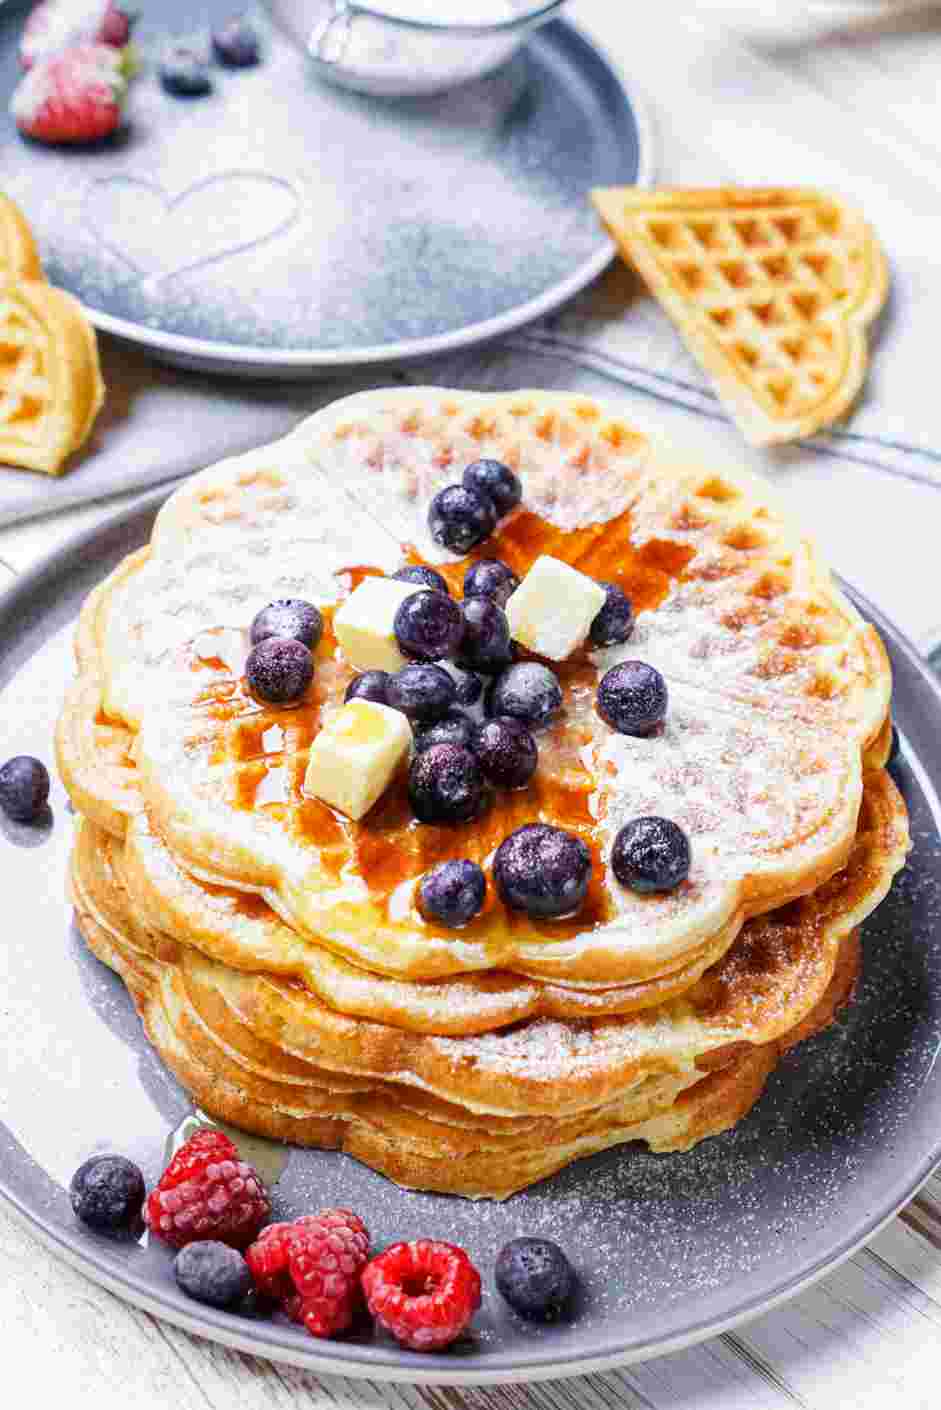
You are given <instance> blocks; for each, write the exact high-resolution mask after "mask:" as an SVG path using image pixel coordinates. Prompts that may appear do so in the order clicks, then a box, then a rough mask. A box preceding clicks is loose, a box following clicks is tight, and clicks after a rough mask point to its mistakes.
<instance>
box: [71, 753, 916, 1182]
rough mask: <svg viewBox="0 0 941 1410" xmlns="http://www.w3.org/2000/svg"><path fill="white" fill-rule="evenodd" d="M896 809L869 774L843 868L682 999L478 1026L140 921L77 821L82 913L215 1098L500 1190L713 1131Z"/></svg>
mask: <svg viewBox="0 0 941 1410" xmlns="http://www.w3.org/2000/svg"><path fill="white" fill-rule="evenodd" d="M906 846H907V830H906V827H905V816H904V806H903V805H902V803H901V800H900V798H899V796H898V794H897V792H896V790H895V788H894V786H893V785H892V783H891V781H890V780H889V779H888V777H887V775H886V774H885V773H884V772H883V771H878V772H872V773H870V774H869V775H868V776H867V781H866V790H865V794H864V803H863V809H862V813H861V825H860V829H859V831H858V834H857V838H856V842H855V844H854V848H853V852H852V856H851V859H850V862H849V864H848V866H847V867H846V868H845V869H844V870H843V871H842V872H841V873H839V874H838V875H837V876H836V877H834V878H833V879H831V881H830V882H828V883H827V885H826V886H824V887H823V888H821V889H820V891H818V892H817V893H816V894H815V895H814V896H811V897H807V898H805V899H803V900H801V901H799V902H793V903H791V904H790V905H789V906H788V907H786V908H785V909H784V910H783V911H778V912H775V913H772V914H770V915H766V916H763V917H761V918H760V919H755V920H752V921H750V922H748V923H747V924H746V925H745V926H744V928H743V930H742V931H741V933H740V934H739V936H738V938H737V939H736V941H735V943H734V944H733V945H732V947H731V949H730V950H729V951H728V953H727V954H726V956H725V957H724V959H723V960H722V961H720V962H719V963H718V964H717V965H714V966H713V967H711V968H710V969H709V970H707V971H706V973H705V974H704V975H703V976H702V978H701V979H700V980H699V981H698V983H697V984H695V985H694V986H693V987H692V988H691V989H690V990H689V991H688V992H687V994H686V996H685V997H684V999H682V1000H674V1001H672V1002H670V1003H667V1004H664V1005H661V1006H658V1007H657V1008H655V1009H653V1010H651V1011H649V1012H647V1013H645V1014H643V1015H636V1016H633V1017H625V1018H609V1019H601V1020H595V1021H581V1022H559V1021H548V1020H545V1019H536V1020H531V1021H528V1022H526V1023H522V1024H514V1025H512V1026H511V1027H509V1028H506V1029H503V1030H501V1031H497V1032H493V1033H490V1034H488V1035H485V1036H483V1037H477V1038H463V1039H453V1038H436V1037H420V1036H418V1035H415V1034H411V1033H406V1032H403V1031H402V1030H396V1029H392V1028H389V1027H387V1026H384V1025H380V1024H375V1023H366V1022H364V1021H362V1020H357V1019H352V1018H349V1017H345V1016H343V1015H340V1014H336V1013H333V1012H331V1011H329V1010H327V1009H326V1008H325V1006H324V1005H323V1004H322V1003H320V1002H319V1001H318V1000H317V999H315V998H314V997H313V996H312V995H310V994H308V993H306V992H304V991H303V990H302V989H300V988H298V986H297V985H296V984H295V985H292V984H288V983H285V982H284V981H283V980H280V979H277V978H273V977H269V976H250V975H246V974H239V973H238V972H236V971H232V970H228V969H226V968H225V967H224V966H223V965H221V964H219V963H218V962H217V961H212V960H208V959H206V958H205V957H204V956H202V955H200V954H198V953H197V952H195V951H193V950H192V949H190V948H189V947H188V946H184V945H180V944H179V943H177V942H175V941H173V940H172V939H170V938H168V937H166V936H164V935H162V934H161V933H160V932H159V931H154V930H152V929H150V928H149V927H148V926H146V925H144V924H142V923H141V922H140V920H139V919H138V918H137V917H135V915H134V912H133V909H132V907H131V905H130V902H129V897H128V894H127V891H126V889H125V887H124V882H123V879H122V868H121V866H120V864H119V862H116V858H119V856H120V844H119V843H118V842H117V841H116V839H113V838H111V837H110V836H109V835H108V834H106V833H104V832H103V831H101V830H98V829H96V828H94V826H93V825H90V824H83V825H82V826H81V828H80V832H79V840H78V846H77V848H76V852H75V856H74V859H73V871H72V884H73V892H74V896H75V900H76V907H77V913H78V917H79V923H80V925H81V928H82V930H83V933H84V934H85V936H86V938H87V940H88V942H89V944H90V945H91V946H92V948H93V949H94V950H95V952H96V953H97V954H98V955H99V956H100V957H101V958H102V959H104V960H105V961H106V962H107V963H109V964H111V965H113V966H114V967H115V968H116V969H118V970H119V972H120V973H122V975H123V976H124V978H125V980H126V982H127V983H128V986H129V988H130V989H131V992H132V993H133V995H134V997H135V1000H136V1002H137V1004H138V1007H139V1008H140V1010H141V1013H142V1017H143V1019H144V1022H145V1025H146V1027H147V1031H148V1034H149V1035H150V1037H151V1040H152V1041H153V1042H154V1044H155V1046H156V1047H157V1048H158V1050H159V1051H160V1053H161V1055H162V1056H163V1057H164V1059H165V1060H166V1061H167V1062H168V1064H169V1065H170V1066H171V1068H173V1070H174V1071H175V1072H176V1073H177V1075H178V1076H179V1077H180V1079H181V1081H183V1082H184V1084H185V1085H186V1086H187V1087H188V1089H189V1090H190V1091H191V1092H192V1093H193V1094H194V1096H195V1097H196V1099H197V1100H198V1101H199V1102H200V1104H201V1105H202V1106H203V1107H204V1109H206V1110H207V1111H208V1112H209V1113H210V1114H214V1115H216V1116H218V1117H220V1118H223V1119H226V1120H230V1121H233V1122H235V1124H237V1125H240V1126H243V1127H245V1128H247V1129H250V1130H254V1131H258V1132H260V1133H262V1134H267V1135H270V1136H276V1137H279V1138H282V1139H290V1140H294V1141H298V1142H300V1143H302V1144H311V1145H318V1146H327V1147H338V1148H342V1149H344V1150H346V1151H348V1152H349V1153H350V1154H353V1155H356V1156H358V1157H359V1158H361V1159H363V1160H365V1161H366V1162H367V1163H368V1164H370V1165H371V1166H373V1167H374V1168H376V1169H378V1170H380V1171H383V1172H384V1173H386V1174H387V1175H389V1176H390V1177H391V1178H393V1179H396V1180H398V1181H399V1182H400V1183H403V1184H406V1185H413V1186H418V1187H421V1188H427V1189H435V1190H441V1191H445V1192H451V1193H460V1194H465V1195H470V1196H481V1195H486V1196H492V1197H497V1198H502V1197H504V1196H506V1195H508V1194H510V1193H512V1192H513V1191H514V1190H516V1189H519V1188H522V1187H523V1186H525V1185H528V1184H530V1183H532V1181H534V1180H536V1179H540V1178H543V1177H544V1176H546V1175H548V1174H551V1173H552V1172H553V1171H555V1170H557V1169H559V1168H561V1166H563V1165H565V1164H567V1163H568V1162H569V1161H571V1160H572V1159H575V1158H577V1157H578V1156H581V1155H585V1154H589V1153H591V1152H593V1151H596V1150H601V1149H604V1148H606V1147H608V1146H610V1145H613V1144H617V1143H620V1142H623V1141H627V1140H634V1139H642V1140H646V1141H648V1143H649V1144H650V1145H651V1146H652V1148H653V1149H657V1150H673V1149H683V1148H686V1147H687V1146H689V1145H691V1144H693V1143H694V1142H695V1141H697V1140H699V1139H702V1138H703V1137H704V1136H706V1135H709V1134H713V1133H714V1132H717V1131H720V1130H723V1129H726V1127H728V1126H729V1125H731V1124H733V1123H734V1122H735V1121H736V1120H738V1119H739V1117H740V1116H741V1115H743V1114H744V1112H745V1111H747V1110H748V1109H749V1107H750V1106H751V1105H752V1103H753V1102H754V1101H755V1100H756V1099H757V1097H758V1096H759V1095H760V1092H761V1089H762V1087H763V1085H764V1082H765V1080H766V1078H767V1076H768V1074H769V1072H770V1071H771V1070H772V1069H773V1067H774V1065H775V1063H776V1061H777V1059H778V1057H779V1055H780V1053H781V1052H782V1051H784V1050H785V1049H786V1048H787V1047H789V1046H791V1045H792V1044H793V1043H794V1042H796V1041H799V1040H800V1039H801V1038H803V1037H807V1036H809V1035H810V1034H811V1033H813V1032H815V1031H818V1029H819V1028H821V1027H823V1026H825V1025H826V1023H827V1022H829V1021H830V1019H831V1018H832V1016H833V1013H834V1012H835V1010H836V1008H837V1007H838V1006H839V1005H840V1003H842V1002H843V1000H844V999H845V998H846V997H847V995H848V993H849V992H850V990H851V988H852V984H853V982H854V979H855V976H856V973H857V972H858V964H859V949H858V944H857V942H856V938H855V927H856V926H857V925H858V923H859V922H860V921H861V920H862V919H864V918H865V916H866V915H867V914H869V912H870V911H871V910H872V909H873V907H874V906H875V905H876V904H878V901H879V900H880V899H881V897H882V895H884V893H885V891H886V889H887V888H888V886H889V884H890V882H891V878H892V876H893V875H894V872H895V871H896V869H897V867H898V866H899V865H900V864H901V861H902V859H903V858H904V854H905V849H906Z"/></svg>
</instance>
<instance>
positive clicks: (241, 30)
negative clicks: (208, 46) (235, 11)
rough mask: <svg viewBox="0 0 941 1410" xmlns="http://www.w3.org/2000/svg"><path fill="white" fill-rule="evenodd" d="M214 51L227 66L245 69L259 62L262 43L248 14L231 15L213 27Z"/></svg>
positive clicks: (220, 61) (221, 62)
mask: <svg viewBox="0 0 941 1410" xmlns="http://www.w3.org/2000/svg"><path fill="white" fill-rule="evenodd" d="M212 52H213V54H214V55H215V56H216V58H217V59H218V61H219V63H220V64H222V65H223V66H224V67H225V68H231V69H245V68H251V66H252V65H253V64H257V63H258V60H259V59H260V57H261V45H260V44H259V41H258V33H257V31H256V29H255V26H254V25H253V24H252V22H251V20H250V19H249V18H248V16H247V15H243V14H239V15H231V16H230V17H229V19H227V20H225V21H224V22H223V23H222V24H221V25H217V26H216V27H215V28H214V29H213V31H212Z"/></svg>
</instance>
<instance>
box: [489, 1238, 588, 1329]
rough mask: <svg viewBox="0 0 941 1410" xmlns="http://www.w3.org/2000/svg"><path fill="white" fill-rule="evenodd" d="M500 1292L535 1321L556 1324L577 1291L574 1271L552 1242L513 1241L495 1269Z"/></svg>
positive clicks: (505, 1246) (522, 1315)
mask: <svg viewBox="0 0 941 1410" xmlns="http://www.w3.org/2000/svg"><path fill="white" fill-rule="evenodd" d="M494 1281H495V1283H496V1285H497V1291H498V1292H499V1294H500V1296H501V1297H504V1298H506V1300H507V1302H508V1303H509V1304H510V1306H511V1307H512V1308H513V1310H514V1311H515V1312H518V1313H519V1314H520V1316H521V1317H526V1318H528V1319H529V1320H530V1321H533V1322H554V1321H555V1320H556V1318H557V1317H558V1316H559V1314H560V1313H561V1312H562V1311H563V1310H564V1308H565V1306H566V1303H568V1302H569V1300H570V1298H571V1296H572V1293H573V1291H574V1289H575V1270H574V1269H573V1267H572V1265H571V1263H569V1261H568V1259H567V1258H566V1256H565V1254H564V1253H563V1252H562V1250H561V1249H560V1248H559V1245H558V1244H557V1243H553V1241H552V1240H551V1239H532V1238H530V1239H511V1240H510V1242H509V1243H508V1244H504V1245H503V1248H501V1250H500V1252H499V1254H498V1255H497V1262H496V1265H495V1267H494Z"/></svg>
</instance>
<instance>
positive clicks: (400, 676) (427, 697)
mask: <svg viewBox="0 0 941 1410" xmlns="http://www.w3.org/2000/svg"><path fill="white" fill-rule="evenodd" d="M386 694H387V701H386V703H387V704H388V705H391V706H392V709H393V710H401V711H402V714H403V715H407V716H408V718H409V719H410V720H413V721H415V720H417V721H419V722H421V723H423V724H426V723H427V724H430V723H432V722H433V721H434V720H440V719H442V718H443V716H445V715H446V714H447V713H448V711H449V710H450V709H451V706H452V705H453V704H454V699H455V696H456V694H457V686H456V685H455V684H454V681H453V680H452V678H451V676H449V675H448V672H447V671H446V670H445V669H444V667H443V666H403V667H402V669H401V671H396V673H395V675H394V676H390V677H389V684H388V686H387V688H386Z"/></svg>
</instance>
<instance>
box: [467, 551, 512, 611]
mask: <svg viewBox="0 0 941 1410" xmlns="http://www.w3.org/2000/svg"><path fill="white" fill-rule="evenodd" d="M519 585H520V580H519V578H518V577H517V576H516V574H515V573H514V572H513V569H512V568H509V567H507V565H506V564H505V563H501V561H500V559H499V558H481V559H479V561H478V562H476V563H472V564H471V566H470V567H469V568H468V570H467V572H466V573H465V574H464V596H465V597H489V598H490V601H491V602H495V603H496V604H497V606H498V607H505V606H506V604H507V602H508V601H509V599H510V596H511V594H512V593H514V592H515V591H516V589H517V588H518V587H519Z"/></svg>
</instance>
